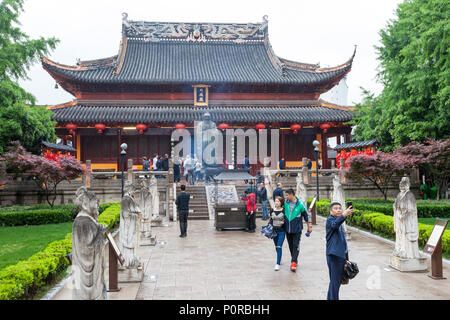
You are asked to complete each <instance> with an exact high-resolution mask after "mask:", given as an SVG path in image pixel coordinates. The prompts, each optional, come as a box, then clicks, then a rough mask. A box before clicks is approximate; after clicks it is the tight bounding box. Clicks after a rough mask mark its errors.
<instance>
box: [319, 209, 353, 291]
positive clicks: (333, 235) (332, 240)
mask: <svg viewBox="0 0 450 320" xmlns="http://www.w3.org/2000/svg"><path fill="white" fill-rule="evenodd" d="M352 213H353V207H352V206H350V207H349V208H347V210H345V211H344V212H342V206H341V204H340V203H339V202H332V203H331V204H330V216H329V217H328V218H327V223H326V234H327V253H326V254H327V265H328V272H329V275H330V284H329V286H328V295H327V300H339V288H340V287H341V281H342V276H343V274H344V266H345V261H346V260H347V259H348V247H347V240H346V238H345V231H344V227H343V226H342V223H343V222H344V221H345V219H346V218H347V217H348V216H349V215H351V214H352Z"/></svg>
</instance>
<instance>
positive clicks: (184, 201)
mask: <svg viewBox="0 0 450 320" xmlns="http://www.w3.org/2000/svg"><path fill="white" fill-rule="evenodd" d="M190 198H191V195H190V194H189V193H187V192H180V193H179V194H178V195H177V200H176V201H175V204H176V205H177V209H178V211H180V210H189V199H190Z"/></svg>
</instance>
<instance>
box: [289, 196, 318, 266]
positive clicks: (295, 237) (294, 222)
mask: <svg viewBox="0 0 450 320" xmlns="http://www.w3.org/2000/svg"><path fill="white" fill-rule="evenodd" d="M308 216H309V213H308V211H307V209H306V208H305V206H304V205H303V202H302V201H300V200H299V199H298V198H297V197H296V196H295V193H294V190H293V189H288V190H286V201H285V203H284V229H285V231H286V238H287V242H288V244H289V251H290V252H291V271H292V272H296V270H297V263H298V254H299V252H300V238H301V236H302V230H303V220H302V217H303V219H304V220H305V222H306V224H307V226H308V232H309V233H311V232H312V228H311V223H310V222H309V221H308Z"/></svg>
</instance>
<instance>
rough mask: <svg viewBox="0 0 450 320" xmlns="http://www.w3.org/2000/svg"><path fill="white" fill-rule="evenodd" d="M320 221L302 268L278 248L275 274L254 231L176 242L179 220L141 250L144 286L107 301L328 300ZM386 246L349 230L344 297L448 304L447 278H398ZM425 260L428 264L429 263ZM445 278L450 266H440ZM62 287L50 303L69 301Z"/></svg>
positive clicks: (205, 231)
mask: <svg viewBox="0 0 450 320" xmlns="http://www.w3.org/2000/svg"><path fill="white" fill-rule="evenodd" d="M324 222H325V220H324V219H322V218H318V224H317V225H316V226H313V233H312V235H311V237H310V238H307V237H305V236H304V235H303V236H302V240H301V242H300V257H299V269H298V270H297V272H296V273H293V272H291V271H290V270H289V266H290V253H289V248H288V245H287V242H286V241H285V243H284V245H283V258H282V265H281V270H280V271H274V270H273V267H274V265H275V262H276V253H275V247H274V245H273V242H272V241H271V240H269V239H267V238H265V237H264V236H262V235H261V234H260V233H259V232H258V231H259V230H261V226H262V225H263V224H265V222H264V221H261V219H259V218H258V219H257V232H255V233H253V234H251V233H246V232H242V231H231V230H230V231H216V230H215V228H214V221H205V220H201V221H189V222H188V236H187V237H186V238H180V237H179V236H178V235H179V226H178V223H175V222H170V223H169V226H168V227H158V228H154V229H153V230H154V231H155V233H156V235H157V240H158V244H157V245H156V246H154V247H141V248H140V249H139V254H140V255H141V257H142V258H143V259H144V260H145V261H146V268H145V278H144V281H143V282H141V283H136V284H122V283H120V284H119V286H120V287H121V288H122V290H121V291H120V292H119V293H110V294H109V295H108V298H109V299H111V300H116V299H137V300H143V299H145V300H147V299H148V300H161V299H170V300H171V299H186V300H190V299H202V300H203V299H205V300H206V299H219V300H228V299H237V300H248V299H250V300H258V299H274V300H278V299H302V300H304V299H326V295H327V289H328V281H329V277H328V268H327V265H326V258H325V232H324V231H325V230H324ZM392 249H393V246H392V245H391V244H388V243H385V242H383V241H379V240H376V239H372V238H369V237H367V236H366V235H363V234H361V233H357V232H353V233H352V240H351V241H349V250H350V259H351V260H352V261H355V262H357V263H358V266H359V269H360V273H359V274H358V276H357V277H356V278H355V279H353V280H351V281H350V284H349V285H345V286H342V287H341V292H340V298H341V299H342V300H356V299H358V300H359V299H375V300H381V299H387V300H393V299H420V300H422V299H450V280H449V279H446V280H432V279H431V278H429V277H428V276H427V274H428V273H401V272H398V271H395V270H394V269H392V268H390V267H389V266H388V263H389V255H390V253H391V252H392ZM428 260H429V259H428ZM444 276H447V277H449V278H450V266H449V265H448V264H445V263H444ZM69 294H70V291H69V290H68V289H67V288H64V289H63V290H62V291H61V292H60V293H59V294H58V295H57V296H56V297H55V299H70V295H69Z"/></svg>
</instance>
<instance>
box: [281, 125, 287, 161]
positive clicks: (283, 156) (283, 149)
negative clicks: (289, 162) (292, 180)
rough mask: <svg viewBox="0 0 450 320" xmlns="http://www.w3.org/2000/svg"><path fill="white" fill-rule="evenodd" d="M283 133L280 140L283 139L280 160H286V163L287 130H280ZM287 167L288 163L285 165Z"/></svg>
mask: <svg viewBox="0 0 450 320" xmlns="http://www.w3.org/2000/svg"><path fill="white" fill-rule="evenodd" d="M280 131H281V135H280V139H281V151H280V159H282V158H284V161H285V162H286V159H287V157H286V154H285V131H286V130H280ZM285 165H286V163H285Z"/></svg>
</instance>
